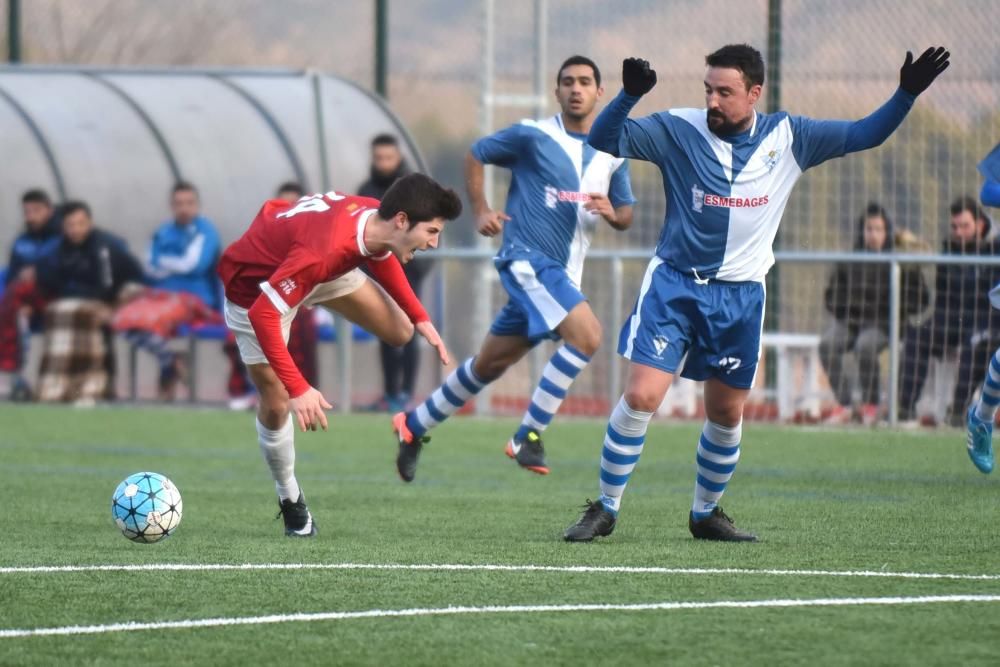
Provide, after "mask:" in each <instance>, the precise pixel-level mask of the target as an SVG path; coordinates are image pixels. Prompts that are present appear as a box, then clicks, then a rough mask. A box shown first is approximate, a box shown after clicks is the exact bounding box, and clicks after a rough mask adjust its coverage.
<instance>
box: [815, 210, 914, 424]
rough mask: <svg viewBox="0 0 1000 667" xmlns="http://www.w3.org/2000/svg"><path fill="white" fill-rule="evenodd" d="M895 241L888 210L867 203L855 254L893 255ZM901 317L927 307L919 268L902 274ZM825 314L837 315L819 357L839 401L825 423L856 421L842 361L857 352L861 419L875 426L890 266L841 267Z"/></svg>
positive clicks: (885, 340)
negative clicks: (853, 419)
mask: <svg viewBox="0 0 1000 667" xmlns="http://www.w3.org/2000/svg"><path fill="white" fill-rule="evenodd" d="M895 242H896V232H895V230H894V229H893V226H892V223H891V222H890V220H889V216H888V215H887V214H886V212H885V209H883V208H882V206H881V205H879V204H876V203H871V204H868V207H867V208H866V209H865V212H864V214H863V215H862V216H861V217H860V218H859V219H858V230H857V236H856V237H855V242H854V250H855V252H858V253H887V252H892V251H893V248H894V246H895ZM901 277H902V282H901V290H902V291H901V297H902V298H901V306H902V310H901V312H900V317H901V318H903V319H904V320H905V319H906V318H908V317H910V316H911V315H914V314H916V313H919V312H920V311H921V310H923V309H924V308H925V307H926V306H927V302H928V299H929V297H928V292H927V285H926V284H925V282H924V278H923V274H921V273H920V268H919V267H915V266H914V267H905V268H904V269H903V270H902V276H901ZM825 300H826V309H827V310H828V311H829V312H830V314H831V315H832V316H833V320H832V322H831V323H830V326H829V328H828V329H827V330H826V332H825V333H824V334H823V336H822V338H821V339H820V344H819V358H820V361H821V362H822V363H823V368H824V370H825V371H826V375H827V377H828V378H829V380H830V387H831V388H832V389H833V392H834V395H835V396H836V397H837V407H836V408H834V411H833V412H832V413H831V414H830V416H829V417H828V418H827V420H826V421H827V423H846V422H848V421H850V420H851V419H852V417H853V414H852V405H853V386H852V385H853V383H852V382H851V378H850V377H849V375H848V374H846V373H844V357H845V356H846V355H847V354H848V353H850V352H853V353H854V356H855V360H856V361H857V366H858V374H857V379H858V383H859V384H860V389H861V407H860V410H859V413H860V417H861V420H862V421H863V422H864V423H865V424H867V425H871V424H874V423H875V421H876V420H877V419H878V414H879V408H878V404H879V394H880V392H881V389H882V383H881V381H880V379H879V375H880V373H879V367H880V364H879V355H880V354H881V353H882V350H884V349H885V348H886V347H887V346H888V344H889V264H871V263H866V262H858V263H855V264H839V265H838V266H837V268H836V269H835V270H834V272H833V274H832V275H831V276H830V282H829V284H828V285H827V288H826V299H825Z"/></svg>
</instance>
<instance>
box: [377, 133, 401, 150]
mask: <svg viewBox="0 0 1000 667" xmlns="http://www.w3.org/2000/svg"><path fill="white" fill-rule="evenodd" d="M376 146H399V139H397V138H396V135H394V134H389V133H388V132H383V133H382V134H376V135H375V138H374V139H372V148H375V147H376Z"/></svg>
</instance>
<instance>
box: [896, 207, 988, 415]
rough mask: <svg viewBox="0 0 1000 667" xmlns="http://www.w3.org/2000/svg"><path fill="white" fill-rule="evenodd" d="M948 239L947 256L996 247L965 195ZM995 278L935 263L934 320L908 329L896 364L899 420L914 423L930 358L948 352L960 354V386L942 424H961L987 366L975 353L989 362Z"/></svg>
mask: <svg viewBox="0 0 1000 667" xmlns="http://www.w3.org/2000/svg"><path fill="white" fill-rule="evenodd" d="M949 210H950V213H951V219H950V222H949V225H950V232H951V233H950V235H949V236H948V238H947V239H945V241H944V243H943V247H942V249H941V252H942V254H945V255H996V254H1000V242H998V241H997V239H996V237H995V234H994V233H993V231H992V230H991V226H990V222H989V218H987V217H986V213H985V212H984V211H983V209H982V207H981V206H980V205H979V203H978V202H977V201H976V200H975V199H974V198H973V197H970V196H968V195H966V196H963V197H959V198H958V199H956V200H955V201H954V202H953V203H952V204H951V207H950V209H949ZM995 274H996V269H995V267H990V266H979V265H975V264H939V265H938V266H937V269H936V277H935V289H934V309H933V315H932V316H931V317H929V318H928V319H927V320H926V321H925V322H923V323H922V324H920V325H916V326H908V327H907V328H906V333H905V336H904V344H903V356H902V363H901V365H900V389H899V419H900V420H901V421H912V420H914V419H916V404H917V400H918V399H919V398H920V394H921V392H922V391H923V388H924V384H925V382H926V381H927V373H928V369H929V365H930V358H931V357H932V356H933V357H935V358H938V359H940V358H942V357H943V356H944V355H945V353H946V352H949V351H951V352H961V356H960V359H959V367H958V381H957V383H956V386H955V392H954V395H953V397H952V401H951V406H950V407H949V414H948V416H947V417H946V419H947V420H948V421H949V422H952V423H954V424H956V425H964V424H965V408H966V406H967V404H968V401H969V400H970V399H971V396H972V393H973V392H974V391H975V389H976V387H977V386H978V385H979V384H980V383H982V381H983V377H984V376H985V372H986V364H985V363H981V364H980V363H977V361H978V360H977V359H976V357H975V354H974V352H975V351H976V350H981V351H982V354H983V355H985V360H986V361H988V359H989V347H990V345H991V343H990V342H989V340H980V339H979V338H980V334H981V333H982V332H983V331H984V330H985V331H987V332H988V330H989V323H990V318H991V316H992V313H991V308H990V302H989V298H988V296H987V293H988V291H989V286H990V285H991V283H992V282H993V279H994V276H995Z"/></svg>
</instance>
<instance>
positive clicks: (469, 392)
mask: <svg viewBox="0 0 1000 667" xmlns="http://www.w3.org/2000/svg"><path fill="white" fill-rule="evenodd" d="M603 92H604V89H603V88H602V87H601V72H600V70H598V68H597V65H595V64H594V62H593V61H592V60H590V59H589V58H585V57H583V56H573V57H571V58H569V59H567V60H566V61H565V62H564V63H563V64H562V66H561V67H560V68H559V72H558V74H557V75H556V90H555V95H556V101H557V102H558V103H559V106H560V108H561V109H562V111H561V112H560V113H558V114H556V115H555V116H553V117H551V118H546V119H544V120H538V121H535V120H524V121H521V122H520V123H518V124H516V125H512V126H511V127H508V128H507V129H505V130H501V131H500V132H497V133H496V134H493V135H490V136H488V137H485V138H483V139H480V140H479V141H477V142H476V143H475V144H473V145H472V149H471V150H470V151H469V154H468V156H466V159H465V182H466V187H467V189H468V194H469V200H470V202H471V203H472V206H473V207H474V209H475V213H476V220H477V226H478V230H479V233H480V234H482V235H484V236H495V235H496V234H499V233H500V232H501V231H503V244H502V246H501V248H500V251H499V252H498V253H497V255H496V257H495V258H494V264H495V265H496V268H497V271H498V272H499V273H500V282H501V283H502V284H503V286H504V289H505V290H507V294H508V296H509V301H508V302H507V305H506V306H504V308H503V310H501V311H500V313H499V314H498V315H497V317H496V319H495V320H494V321H493V325H492V326H491V327H490V331H489V333H488V334H487V336H486V340H484V341H483V344H482V347H480V349H479V353H478V354H477V355H476V356H474V357H472V358H470V359H467V360H466V361H464V362H463V363H462V364H461V365H460V366H459V367H458V368H457V369H456V370H455V371H454V372H453V373H452V374H451V375H450V376H448V378H447V379H446V380H445V382H444V384H442V385H441V386H440V387H439V388H438V389H437V390H435V391H434V393H433V394H432V395H431V396H430V398H428V399H427V400H426V401H425V402H424V403H422V404H421V405H419V406H418V407H417V408H416V409H415V410H411V411H410V412H408V413H403V412H400V413H398V414H396V415H395V416H394V417H393V420H392V427H393V430H394V431H395V433H396V435H397V438H398V440H399V455H398V456H397V459H396V468H397V470H398V471H399V476H400V477H401V478H402V479H403V480H404V481H407V482H409V481H412V480H413V476H414V474H415V472H416V466H417V458H418V456H419V455H420V450H421V447H422V446H423V443H425V442H427V440H429V438H428V437H426V436H425V434H426V433H427V432H428V431H429V430H430V429H432V428H434V427H435V426H437V425H438V424H440V423H441V422H443V421H444V420H445V419H447V418H448V417H450V416H451V415H452V414H454V413H455V412H456V411H457V410H458V409H459V408H461V407H462V406H463V405H465V403H466V402H467V401H468V400H469V399H471V398H472V397H473V396H475V395H476V394H477V393H479V391H480V390H481V389H482V388H483V387H484V386H486V385H487V384H489V383H490V382H493V381H494V380H496V379H497V378H499V377H500V376H501V375H503V373H504V371H506V370H507V369H508V368H509V367H510V366H512V365H513V364H514V363H516V362H517V361H518V360H519V359H521V357H523V356H524V355H525V354H526V353H527V352H528V351H529V350H531V349H532V348H533V347H534V346H535V345H537V344H538V343H539V342H541V341H542V340H546V339H551V340H559V339H562V341H563V344H562V345H561V346H560V347H559V349H558V350H556V352H555V354H553V355H552V358H551V359H550V360H549V362H548V364H546V366H545V369H544V371H543V372H542V379H541V381H540V382H539V385H538V388H537V389H535V392H534V395H533V396H532V399H531V404H530V405H529V407H528V410H527V412H526V413H525V414H524V418H523V419H522V421H521V426H520V428H518V430H517V432H516V433H515V434H514V435H513V437H511V438H510V440H509V441H508V442H507V448H506V453H507V456H509V457H511V458H513V459H515V460H516V461H517V462H518V463H519V464H520V465H521V466H522V467H524V468H527V469H528V470H532V471H534V472H537V473H540V474H543V475H544V474H548V472H549V468H548V466H547V465H546V463H545V450H544V448H543V446H542V438H541V434H542V432H543V431H544V430H545V428H546V427H547V426H548V425H549V422H551V421H552V417H553V416H554V415H555V413H556V412H557V411H558V410H559V406H560V404H561V403H562V401H563V399H564V398H565V397H566V392H567V391H568V390H569V387H570V385H571V384H572V382H573V380H574V379H575V378H576V377H577V376H578V375H579V374H580V372H581V371H582V370H583V369H584V368H585V367H586V366H587V364H588V363H589V362H590V359H591V357H592V356H593V355H594V352H596V351H597V348H598V346H599V345H600V342H601V325H600V322H598V321H597V318H596V317H595V316H594V312H593V311H592V310H591V309H590V305H589V304H588V303H587V297H585V296H584V295H583V293H582V292H581V291H580V279H581V276H582V274H583V260H584V256H585V255H586V252H587V248H588V247H589V246H590V240H591V236H592V235H593V232H594V229H595V227H596V226H597V225H598V223H599V222H601V221H602V219H603V221H604V222H607V223H608V224H609V225H611V226H612V227H614V228H615V229H619V230H624V229H627V228H628V227H629V225H631V224H632V204H633V203H634V201H635V200H634V199H633V198H632V188H631V185H630V183H629V173H628V163H627V162H626V161H625V160H623V159H619V158H614V157H611V156H610V155H608V154H607V153H602V152H600V151H597V150H594V149H593V148H591V147H590V146H588V145H587V144H586V143H585V142H584V139H585V138H586V136H587V132H588V131H589V130H590V125H591V123H593V121H594V117H595V116H596V115H597V114H596V111H595V106H596V105H597V100H598V99H600V97H601V94H602V93H603ZM484 164H495V165H499V166H501V167H506V168H508V169H510V170H511V185H510V192H509V193H508V202H507V211H508V213H509V215H508V214H507V213H504V212H502V211H499V210H495V209H493V208H491V206H490V202H488V201H486V197H485V195H484V194H483V180H484V176H483V174H484V168H483V165H484Z"/></svg>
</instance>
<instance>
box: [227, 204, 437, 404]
mask: <svg viewBox="0 0 1000 667" xmlns="http://www.w3.org/2000/svg"><path fill="white" fill-rule="evenodd" d="M378 204H379V203H378V201H377V200H375V199H369V198H367V197H350V196H347V195H342V194H339V193H336V192H328V193H326V194H325V195H312V196H310V197H303V198H302V199H300V200H299V201H297V202H294V203H292V204H289V203H288V202H285V201H282V200H279V199H272V200H269V201H267V202H265V203H264V206H263V207H262V208H261V210H260V212H259V213H258V214H257V217H256V218H254V220H253V222H252V223H251V224H250V228H249V229H247V231H246V232H245V233H244V234H243V236H242V237H240V238H239V239H238V240H237V241H236V242H235V243H233V244H232V245H230V246H229V247H228V248H226V250H225V252H224V253H222V257H221V258H220V259H219V276H220V277H221V278H222V283H223V285H224V286H225V290H226V298H227V299H228V300H229V301H231V302H232V303H234V304H236V305H237V306H241V307H243V308H247V309H248V310H249V317H250V323H251V324H252V325H253V328H254V333H256V334H257V339H258V340H259V341H260V344H261V349H262V350H263V351H264V354H265V356H266V357H267V360H268V361H269V362H270V364H271V367H272V368H274V371H275V373H277V375H278V377H279V378H280V379H281V381H282V382H283V383H284V384H285V387H286V389H288V392H289V395H290V396H291V397H293V398H294V397H296V396H299V395H301V394H303V393H304V392H305V391H306V390H307V389H309V384H308V383H307V382H306V381H305V379H304V378H303V377H302V374H301V373H299V370H298V369H297V368H296V367H295V364H294V362H292V359H291V356H290V355H289V354H288V349H287V347H286V346H285V342H284V338H283V336H282V334H281V315H284V314H286V313H288V312H289V311H290V310H292V309H295V308H298V306H299V305H300V304H301V303H302V301H303V300H305V298H306V297H307V296H308V295H309V294H310V292H312V291H313V290H314V289H315V288H316V287H317V286H319V285H320V284H321V283H325V282H329V281H331V280H333V279H335V278H338V277H340V276H342V275H344V274H345V273H347V272H348V271H351V270H352V269H355V268H357V267H359V266H361V265H362V264H365V265H367V268H368V270H369V272H370V273H371V275H372V276H373V277H374V278H375V279H376V280H377V281H378V282H379V284H381V285H382V287H384V288H385V290H386V292H387V293H388V294H389V296H391V297H392V298H393V299H394V300H395V301H396V303H398V304H399V306H400V308H402V309H403V311H404V312H405V313H406V314H407V316H408V317H409V318H410V320H411V321H413V322H414V323H418V322H424V321H427V320H429V319H430V317H428V315H427V312H426V311H425V310H424V308H423V306H422V305H421V304H420V301H419V299H417V297H416V295H415V294H414V293H413V289H412V288H411V287H410V283H409V281H408V280H407V279H406V275H405V274H404V273H403V267H402V266H401V265H400V263H399V260H397V259H396V257H395V256H394V255H393V254H392V253H390V252H386V253H385V254H382V255H379V256H377V257H375V256H372V254H371V252H369V250H368V248H367V247H366V246H365V240H364V234H365V226H366V225H367V223H368V221H369V219H371V217H372V216H373V215H375V213H376V212H377V209H378Z"/></svg>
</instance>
